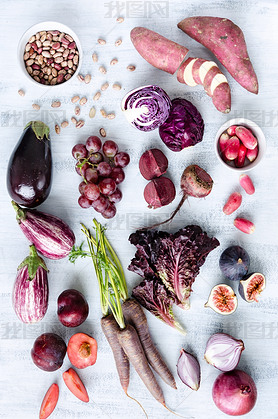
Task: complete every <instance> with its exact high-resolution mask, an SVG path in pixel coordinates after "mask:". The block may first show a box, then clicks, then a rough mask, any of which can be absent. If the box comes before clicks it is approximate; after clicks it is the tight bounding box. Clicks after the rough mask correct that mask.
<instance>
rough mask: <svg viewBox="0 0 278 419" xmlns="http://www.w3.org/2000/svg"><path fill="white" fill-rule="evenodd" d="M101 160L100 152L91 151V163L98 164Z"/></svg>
mask: <svg viewBox="0 0 278 419" xmlns="http://www.w3.org/2000/svg"><path fill="white" fill-rule="evenodd" d="M101 161H103V155H102V154H101V153H93V154H91V156H90V158H89V162H90V163H93V164H98V163H100V162H101Z"/></svg>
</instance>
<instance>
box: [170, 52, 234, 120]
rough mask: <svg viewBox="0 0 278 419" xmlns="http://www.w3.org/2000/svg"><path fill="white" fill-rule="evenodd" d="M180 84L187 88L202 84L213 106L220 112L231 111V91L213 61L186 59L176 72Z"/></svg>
mask: <svg viewBox="0 0 278 419" xmlns="http://www.w3.org/2000/svg"><path fill="white" fill-rule="evenodd" d="M177 79H178V81H179V82H180V83H185V84H187V85H188V86H196V85H197V84H202V85H203V86H204V89H205V91H206V93H207V95H208V96H210V97H211V98H212V101H213V104H214V106H215V107H216V109H217V110H218V111H220V112H224V113H228V112H230V110H231V91H230V86H229V84H228V81H227V79H226V77H225V76H224V74H223V73H222V72H221V71H220V69H219V68H218V66H217V64H216V63H215V62H214V61H208V60H203V59H202V58H192V57H190V58H187V59H186V60H185V61H184V62H183V63H182V65H181V66H180V68H179V69H178V72H177Z"/></svg>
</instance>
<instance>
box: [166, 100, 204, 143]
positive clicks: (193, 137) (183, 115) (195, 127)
mask: <svg viewBox="0 0 278 419" xmlns="http://www.w3.org/2000/svg"><path fill="white" fill-rule="evenodd" d="M203 134H204V121H203V118H202V116H201V114H200V112H199V111H198V109H197V108H196V107H195V106H194V105H192V103H191V102H189V100H186V99H181V98H177V99H173V100H172V107H171V110H170V114H169V117H168V118H167V120H166V121H165V122H164V123H163V124H162V125H160V127H159V135H160V137H161V139H162V141H163V142H164V144H165V145H166V146H167V147H168V148H170V150H172V151H181V150H182V149H183V148H186V147H190V146H194V145H195V144H197V143H199V142H200V141H202V139H203Z"/></svg>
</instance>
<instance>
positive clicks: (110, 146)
mask: <svg viewBox="0 0 278 419" xmlns="http://www.w3.org/2000/svg"><path fill="white" fill-rule="evenodd" d="M102 151H103V154H104V155H105V156H106V157H114V156H115V155H116V154H117V153H118V146H117V144H116V143H115V142H114V141H111V140H107V141H105V143H104V144H103V146H102Z"/></svg>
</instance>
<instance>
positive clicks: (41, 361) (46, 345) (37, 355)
mask: <svg viewBox="0 0 278 419" xmlns="http://www.w3.org/2000/svg"><path fill="white" fill-rule="evenodd" d="M66 352H67V345H66V344H65V342H64V340H63V339H62V338H61V337H60V336H58V335H56V334H55V333H43V334H42V335H40V336H39V337H38V338H37V339H36V340H35V342H34V345H33V348H32V350H31V357H32V360H33V362H34V364H35V365H36V366H37V367H38V368H40V369H42V370H44V371H56V370H58V369H59V368H60V367H61V366H62V365H63V360H64V357H65V355H66Z"/></svg>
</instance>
